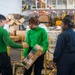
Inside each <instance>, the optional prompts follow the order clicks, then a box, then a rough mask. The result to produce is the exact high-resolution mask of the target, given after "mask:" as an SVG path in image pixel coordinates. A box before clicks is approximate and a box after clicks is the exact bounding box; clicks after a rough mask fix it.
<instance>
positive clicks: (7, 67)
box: [0, 53, 12, 75]
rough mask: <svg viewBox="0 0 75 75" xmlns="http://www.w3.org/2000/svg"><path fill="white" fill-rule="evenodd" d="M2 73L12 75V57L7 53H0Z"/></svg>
mask: <svg viewBox="0 0 75 75" xmlns="http://www.w3.org/2000/svg"><path fill="white" fill-rule="evenodd" d="M0 71H1V73H2V75H12V67H11V62H10V57H9V56H8V54H7V53H0Z"/></svg>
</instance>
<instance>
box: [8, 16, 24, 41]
mask: <svg viewBox="0 0 75 75" xmlns="http://www.w3.org/2000/svg"><path fill="white" fill-rule="evenodd" d="M15 17H17V18H18V19H15ZM8 18H9V22H8V24H9V27H10V38H11V39H12V40H13V41H20V40H22V37H24V36H25V30H24V31H21V30H20V25H21V24H22V23H23V22H24V21H25V19H24V18H20V17H18V16H14V15H10V17H9V16H8Z"/></svg>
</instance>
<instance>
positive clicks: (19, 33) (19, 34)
mask: <svg viewBox="0 0 75 75" xmlns="http://www.w3.org/2000/svg"><path fill="white" fill-rule="evenodd" d="M25 34H26V31H21V30H17V31H16V35H17V36H21V37H22V36H24V37H25Z"/></svg>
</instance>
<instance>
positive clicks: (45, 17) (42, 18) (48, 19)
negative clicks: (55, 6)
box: [38, 15, 50, 22]
mask: <svg viewBox="0 0 75 75" xmlns="http://www.w3.org/2000/svg"><path fill="white" fill-rule="evenodd" d="M38 20H39V22H50V18H49V16H48V15H42V16H39V19H38Z"/></svg>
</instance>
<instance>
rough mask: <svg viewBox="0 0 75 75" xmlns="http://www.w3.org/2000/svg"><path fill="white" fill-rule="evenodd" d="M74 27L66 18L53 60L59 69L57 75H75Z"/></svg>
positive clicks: (69, 19)
mask: <svg viewBox="0 0 75 75" xmlns="http://www.w3.org/2000/svg"><path fill="white" fill-rule="evenodd" d="M72 26H73V22H72V20H71V18H69V17H65V18H64V19H63V21H62V33H61V34H59V35H58V39H57V44H56V47H55V51H54V58H53V65H54V67H55V66H56V67H57V75H75V32H74V31H73V29H72Z"/></svg>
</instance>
